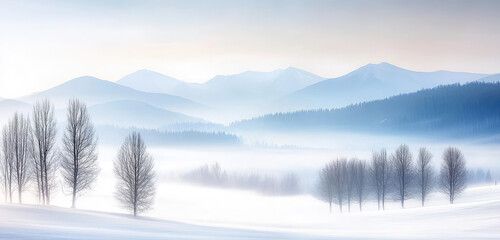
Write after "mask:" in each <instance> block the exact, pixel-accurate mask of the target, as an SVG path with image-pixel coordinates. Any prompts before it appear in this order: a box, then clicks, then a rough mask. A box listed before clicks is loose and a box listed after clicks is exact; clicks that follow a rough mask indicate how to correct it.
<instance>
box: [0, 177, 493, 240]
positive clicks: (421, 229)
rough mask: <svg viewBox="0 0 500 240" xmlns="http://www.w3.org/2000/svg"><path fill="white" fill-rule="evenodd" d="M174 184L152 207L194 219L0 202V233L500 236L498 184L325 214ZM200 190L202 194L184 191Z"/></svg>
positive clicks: (314, 207) (282, 201)
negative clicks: (449, 198) (450, 196)
mask: <svg viewBox="0 0 500 240" xmlns="http://www.w3.org/2000/svg"><path fill="white" fill-rule="evenodd" d="M178 187H183V190H184V191H185V193H186V194H185V195H174V196H170V197H168V196H162V197H161V198H159V199H158V201H159V202H161V203H162V204H161V205H162V206H164V207H162V208H159V207H158V206H159V204H157V205H156V206H157V208H156V209H155V210H154V211H153V212H162V213H163V214H164V215H170V216H171V218H172V219H175V218H179V219H182V218H186V217H193V216H196V215H198V216H199V217H198V221H197V222H188V221H171V220H167V219H162V218H160V217H138V218H133V217H131V216H130V215H127V214H121V213H112V212H109V211H92V210H74V209H68V208H61V207H41V206H34V205H23V206H19V205H16V204H13V205H5V204H2V205H0V239H390V238H394V239H499V238H500V186H487V187H475V188H469V189H467V191H466V192H465V193H464V194H463V195H462V197H461V198H460V199H459V200H458V201H457V203H456V204H454V205H449V204H446V200H445V199H444V197H443V196H440V195H439V194H436V195H435V196H433V199H434V200H432V201H431V202H430V203H429V206H427V207H424V208H422V207H418V202H417V201H411V203H410V204H409V205H410V206H409V207H408V208H407V209H399V208H398V207H397V204H390V205H389V207H388V208H389V209H388V210H385V211H377V210H376V209H374V208H375V206H374V205H373V203H370V204H368V205H367V209H366V210H365V211H363V212H358V211H353V212H351V213H347V212H344V213H342V214H340V213H338V212H334V213H333V214H329V213H328V211H327V206H326V204H324V203H323V202H320V201H318V200H316V199H314V198H312V197H309V196H293V197H266V196H260V195H257V194H253V193H249V192H240V191H231V190H220V189H200V188H198V187H186V186H178V185H176V184H168V185H166V186H163V189H162V190H171V191H175V190H176V189H175V188H178ZM200 194H207V195H206V196H207V197H201V196H200V197H198V198H195V199H191V198H190V196H193V195H200ZM216 196H217V197H216ZM239 203H242V204H239ZM96 204H98V203H96ZM150 215H155V214H150ZM159 215H161V214H159ZM208 220H210V221H211V222H212V223H209V222H207V221H208ZM224 222H226V223H224ZM229 222H231V223H229ZM252 222H253V223H254V224H252ZM257 222H258V223H260V224H262V225H259V224H255V223H257ZM263 225H265V226H263Z"/></svg>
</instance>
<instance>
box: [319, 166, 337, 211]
mask: <svg viewBox="0 0 500 240" xmlns="http://www.w3.org/2000/svg"><path fill="white" fill-rule="evenodd" d="M333 165H334V162H333V161H332V162H329V163H328V164H326V165H325V166H324V167H323V168H322V169H321V171H320V172H319V183H318V190H319V191H318V192H319V197H320V198H321V199H323V200H324V201H326V202H328V205H329V207H330V213H331V212H332V203H333V194H334V190H333V189H334V184H335V182H334V181H335V180H334V177H333Z"/></svg>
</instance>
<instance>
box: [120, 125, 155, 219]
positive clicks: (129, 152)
mask: <svg viewBox="0 0 500 240" xmlns="http://www.w3.org/2000/svg"><path fill="white" fill-rule="evenodd" d="M153 166H154V164H153V158H152V157H151V155H150V154H149V153H148V152H147V150H146V145H145V144H144V141H143V139H142V137H141V135H140V134H139V133H137V132H133V133H131V134H130V135H129V136H128V137H127V138H126V139H125V142H124V143H123V144H122V146H121V148H120V151H119V152H118V157H117V159H116V161H115V162H114V172H115V175H116V177H117V178H118V183H117V185H116V195H115V196H116V198H117V199H118V201H119V202H120V203H121V204H122V205H123V206H124V207H125V208H127V209H129V210H131V211H132V212H133V213H134V216H137V214H139V213H141V212H143V211H145V210H147V209H149V208H150V207H151V206H152V205H153V201H154V195H155V191H156V189H155V182H154V179H155V173H154V171H153Z"/></svg>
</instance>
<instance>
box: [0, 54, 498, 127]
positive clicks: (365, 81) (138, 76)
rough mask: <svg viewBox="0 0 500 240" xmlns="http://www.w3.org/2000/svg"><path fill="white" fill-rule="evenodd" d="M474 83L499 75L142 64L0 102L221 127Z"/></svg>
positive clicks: (121, 121) (124, 120) (1, 108)
mask: <svg viewBox="0 0 500 240" xmlns="http://www.w3.org/2000/svg"><path fill="white" fill-rule="evenodd" d="M473 81H484V82H496V81H500V74H497V75H487V74H477V73H461V72H449V71H436V72H415V71H410V70H406V69H402V68H399V67H396V66H394V65H391V64H388V63H380V64H368V65H365V66H363V67H361V68H359V69H357V70H355V71H353V72H351V73H349V74H347V75H345V76H342V77H338V78H331V79H325V78H323V77H320V76H317V75H315V74H312V73H309V72H306V71H304V70H300V69H297V68H286V69H278V70H275V71H271V72H256V71H247V72H243V73H239V74H234V75H227V76H222V75H221V76H216V77H214V78H213V79H211V80H209V81H207V82H205V83H201V84H195V83H187V82H183V81H181V80H178V79H175V78H171V77H168V76H166V75H163V74H160V73H156V72H153V71H149V70H139V71H137V72H134V73H132V74H129V75H127V76H125V77H123V78H122V79H120V80H118V81H117V82H116V83H114V82H110V81H105V80H101V79H98V78H95V77H91V76H84V77H79V78H75V79H73V80H69V81H68V82H65V83H63V84H60V85H58V86H55V87H53V88H50V89H47V90H45V91H41V92H38V93H34V94H31V95H29V96H25V97H21V98H18V99H16V100H5V99H4V100H0V117H2V119H4V120H5V119H6V118H7V117H9V116H10V115H11V114H12V113H13V112H14V111H29V110H31V104H32V103H34V102H35V101H37V100H39V99H43V98H49V99H50V100H51V101H52V102H54V103H55V105H56V108H57V109H58V110H57V111H56V112H57V115H58V118H64V115H65V113H64V109H65V107H66V105H67V102H68V100H69V99H71V98H79V99H81V100H83V101H84V102H85V103H87V105H88V106H89V109H90V111H91V114H92V115H93V119H94V120H95V121H96V123H98V124H106V125H113V126H117V127H127V126H134V127H144V128H158V129H217V130H218V129H220V128H221V126H220V125H217V124H215V125H212V123H229V122H233V121H238V120H241V119H246V118H251V117H254V116H258V115H264V114H268V113H275V112H288V111H297V110H308V109H333V108H339V107H344V106H347V105H349V104H355V103H361V102H364V101H371V100H375V99H383V98H387V97H391V96H394V95H398V94H402V93H409V92H415V91H418V90H420V89H424V88H432V87H436V86H438V85H443V84H452V83H462V84H463V83H467V82H473ZM4 115H5V116H4ZM0 121H1V120H0Z"/></svg>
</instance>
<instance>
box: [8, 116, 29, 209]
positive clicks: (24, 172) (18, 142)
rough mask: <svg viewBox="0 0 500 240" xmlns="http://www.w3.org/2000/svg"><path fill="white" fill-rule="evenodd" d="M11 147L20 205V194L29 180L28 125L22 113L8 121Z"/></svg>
mask: <svg viewBox="0 0 500 240" xmlns="http://www.w3.org/2000/svg"><path fill="white" fill-rule="evenodd" d="M8 125H9V131H10V134H11V136H10V137H11V138H10V141H11V147H12V155H13V159H12V160H13V169H12V170H13V171H14V178H15V180H16V181H15V182H16V188H17V196H18V199H19V203H22V202H23V201H22V193H23V192H24V190H26V186H27V184H28V181H29V179H30V161H29V157H30V153H29V150H30V145H29V144H30V138H29V137H30V123H29V118H28V117H24V115H23V114H22V113H15V114H14V117H13V118H12V119H11V120H10V121H9V124H8Z"/></svg>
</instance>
